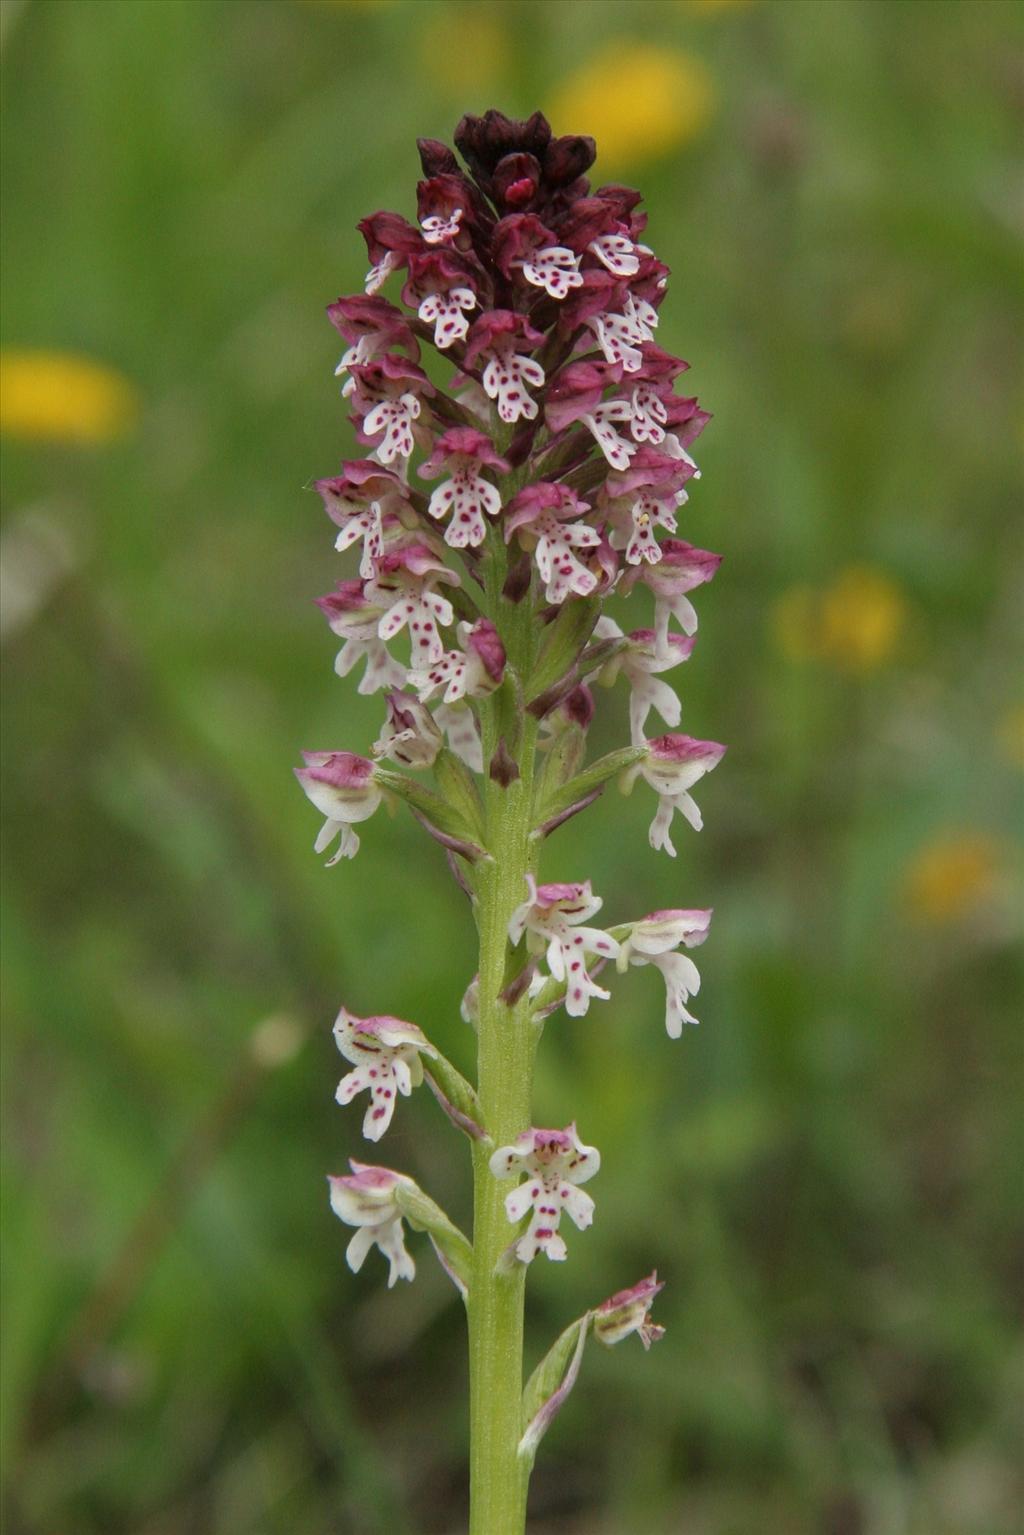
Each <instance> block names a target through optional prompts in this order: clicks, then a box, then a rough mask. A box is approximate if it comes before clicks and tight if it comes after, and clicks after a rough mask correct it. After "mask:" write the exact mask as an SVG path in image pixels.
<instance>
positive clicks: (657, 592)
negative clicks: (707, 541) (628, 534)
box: [626, 538, 722, 658]
mask: <svg viewBox="0 0 1024 1535" xmlns="http://www.w3.org/2000/svg"><path fill="white" fill-rule="evenodd" d="M721 563H722V556H721V555H720V554H711V553H709V551H708V550H707V549H696V548H694V546H693V544H688V543H686V542H685V540H684V539H681V538H666V539H665V541H664V543H663V544H662V545H661V560H660V562H659V563H658V564H657V565H651V566H644V568H643V569H642V570H640V571H638V572H637V574H636V575H635V576H632V575H631V576H628V577H627V578H626V582H627V585H631V584H632V582H633V580H640V581H643V583H644V585H645V586H649V587H650V589H651V591H652V592H653V593H654V631H655V635H656V636H657V639H656V649H657V653H658V655H659V656H662V657H664V658H667V657H668V655H669V653H670V652H669V638H668V626H669V620H670V619H671V618H674V619H675V620H676V622H677V623H678V625H679V627H680V628H681V629H682V631H683V633H684V634H696V632H697V612H696V609H695V608H694V606H693V603H692V602H691V601H690V599H689V597H688V596H687V595H686V594H687V592H692V591H693V589H694V587H697V586H701V585H703V583H704V582H705V581H710V580H711V579H712V577H713V576H714V574H715V571H716V570H717V569H718V567H719V565H720V564H721Z"/></svg>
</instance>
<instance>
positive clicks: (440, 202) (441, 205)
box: [416, 171, 479, 250]
mask: <svg viewBox="0 0 1024 1535" xmlns="http://www.w3.org/2000/svg"><path fill="white" fill-rule="evenodd" d="M473 194H474V189H473V187H472V185H471V183H470V182H469V181H467V180H466V178H465V176H462V175H459V174H457V173H456V174H452V172H450V171H448V172H443V173H441V174H438V175H433V176H430V177H429V179H428V180H426V181H421V182H420V183H419V185H418V186H417V188H416V204H417V212H418V213H419V220H420V228H421V229H422V231H423V238H424V240H425V241H426V243H427V245H442V246H443V245H454V246H456V247H457V249H459V250H466V249H467V248H469V247H470V245H471V238H472V232H473V226H474V224H475V223H476V214H475V210H474V195H473ZM476 199H477V200H479V193H477V194H476Z"/></svg>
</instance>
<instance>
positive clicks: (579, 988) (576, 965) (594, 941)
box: [508, 874, 619, 1018]
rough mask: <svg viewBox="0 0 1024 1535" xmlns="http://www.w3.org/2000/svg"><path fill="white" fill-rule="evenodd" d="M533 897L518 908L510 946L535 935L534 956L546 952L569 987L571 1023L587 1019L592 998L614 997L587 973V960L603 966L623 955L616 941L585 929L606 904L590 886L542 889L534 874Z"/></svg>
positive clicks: (530, 888)
mask: <svg viewBox="0 0 1024 1535" xmlns="http://www.w3.org/2000/svg"><path fill="white" fill-rule="evenodd" d="M526 884H527V890H528V895H527V899H526V900H525V901H524V902H523V903H522V905H521V906H517V907H516V909H515V911H514V912H513V913H512V916H511V917H510V919H509V924H508V936H509V942H510V943H512V944H517V943H519V941H520V939H521V938H522V937H523V935H524V933H525V934H528V935H529V936H530V940H531V942H530V945H529V946H530V947H532V949H533V952H534V953H540V952H542V951H544V950H546V953H547V962H548V969H549V970H550V971H551V974H552V976H553V977H554V979H555V980H556V981H562V982H564V983H565V1010H566V1012H567V1013H568V1014H569V1016H570V1017H571V1018H582V1017H583V1016H584V1014H585V1013H586V1011H587V1009H588V1008H589V1006H590V999H591V997H600V998H601V1000H602V1001H605V1002H606V1001H607V1000H608V998H609V996H610V995H611V993H610V992H607V991H603V990H602V989H601V987H600V986H598V985H597V983H596V982H595V980H594V978H593V976H592V975H591V974H590V973H589V971H588V969H587V956H588V955H597V956H598V958H599V959H600V960H602V961H604V960H608V959H614V958H615V957H616V955H617V954H618V952H619V946H618V944H617V943H616V941H615V939H614V938H612V937H610V935H609V934H608V933H606V932H603V931H602V930H601V929H600V928H596V927H581V926H580V924H581V923H585V922H586V920H587V918H588V917H593V916H594V915H595V914H596V913H597V912H599V911H600V910H601V907H602V905H603V904H604V903H603V902H602V900H601V898H600V896H596V895H594V893H593V891H592V890H591V888H590V881H589V880H587V881H586V882H585V883H584V884H573V885H564V884H562V885H557V884H555V885H538V884H537V882H536V880H535V879H534V877H533V875H532V874H528V875H527V876H526Z"/></svg>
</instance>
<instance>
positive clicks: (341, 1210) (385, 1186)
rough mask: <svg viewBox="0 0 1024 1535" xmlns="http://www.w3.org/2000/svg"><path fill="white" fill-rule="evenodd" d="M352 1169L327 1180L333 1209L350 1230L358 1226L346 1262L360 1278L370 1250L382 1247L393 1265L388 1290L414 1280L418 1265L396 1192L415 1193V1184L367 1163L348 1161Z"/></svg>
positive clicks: (347, 1252) (401, 1174) (386, 1169)
mask: <svg viewBox="0 0 1024 1535" xmlns="http://www.w3.org/2000/svg"><path fill="white" fill-rule="evenodd" d="M349 1166H350V1167H351V1169H352V1172H351V1173H350V1174H346V1175H345V1176H344V1177H328V1179H327V1182H328V1184H329V1185H330V1190H331V1209H332V1210H333V1211H334V1213H335V1215H336V1216H337V1217H338V1219H339V1220H341V1221H344V1222H345V1224H346V1225H347V1226H355V1227H357V1228H358V1229H357V1230H356V1233H355V1235H354V1236H353V1238H352V1240H351V1242H349V1244H348V1247H347V1248H346V1249H345V1259H346V1262H347V1263H348V1266H349V1268H350V1269H351V1270H352V1272H353V1273H354V1274H358V1272H359V1270H360V1269H361V1268H362V1266H363V1263H364V1261H365V1259H366V1255H367V1253H368V1252H369V1251H370V1248H371V1247H379V1248H380V1250H381V1252H382V1253H383V1254H384V1256H385V1258H386V1259H387V1260H388V1263H389V1265H390V1272H389V1274H388V1289H389V1290H390V1289H391V1287H392V1285H394V1283H395V1281H396V1280H398V1279H413V1278H415V1275H416V1265H415V1263H414V1262H413V1261H412V1258H411V1257H410V1256H409V1254H408V1253H407V1252H406V1250H405V1240H404V1237H403V1233H402V1216H401V1212H400V1211H399V1209H398V1206H397V1204H396V1203H395V1190H396V1189H398V1188H400V1187H402V1186H403V1185H404V1186H405V1187H406V1188H410V1189H414V1188H415V1187H416V1185H415V1183H414V1182H413V1180H412V1179H411V1178H407V1177H406V1176H405V1175H404V1173H394V1172H392V1171H391V1169H390V1168H388V1167H370V1166H368V1165H367V1164H366V1163H365V1162H354V1161H352V1160H351V1159H350V1160H349Z"/></svg>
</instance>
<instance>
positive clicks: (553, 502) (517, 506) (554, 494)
mask: <svg viewBox="0 0 1024 1535" xmlns="http://www.w3.org/2000/svg"><path fill="white" fill-rule="evenodd" d="M589 510H590V507H589V505H588V504H587V502H586V501H581V500H580V499H579V497H578V496H577V495H576V493H575V491H572V490H570V489H569V488H568V486H565V485H556V484H552V483H550V482H548V481H546V480H540V481H538V482H537V483H536V484H534V485H527V486H525V487H524V488H523V489H522V490H521V491H520V492H519V493H518V495H516V496H514V497H513V499H512V500H511V501H510V502H509V505H508V508H507V510H506V516H505V538H506V541H507V540H508V539H510V538H511V537H512V535H513V533H517V532H518V533H519V542H520V543H521V544H522V545H523V546H524V547H525V548H531V547H533V545H534V544H536V553H535V555H534V558H535V560H536V564H537V570H538V571H539V573H540V577H541V580H542V581H543V582H544V584H545V596H546V598H547V600H548V602H555V603H562V602H564V601H565V599H566V598H567V597H568V596H570V594H575V595H576V596H577V597H588V596H589V595H590V593H591V592H592V591H594V589H595V588H596V586H597V584H598V578H597V576H596V575H595V574H594V572H593V571H592V570H590V569H589V568H588V566H586V565H584V564H583V562H582V561H581V560H580V559H579V557H578V556H577V554H576V553H575V551H576V550H577V549H596V548H597V547H598V546H599V544H600V543H601V535H600V533H599V532H598V531H597V529H596V528H592V527H589V526H588V525H587V524H586V523H585V522H583V521H582V518H583V517H584V515H585V514H586V513H587V512H588V511H589Z"/></svg>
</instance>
